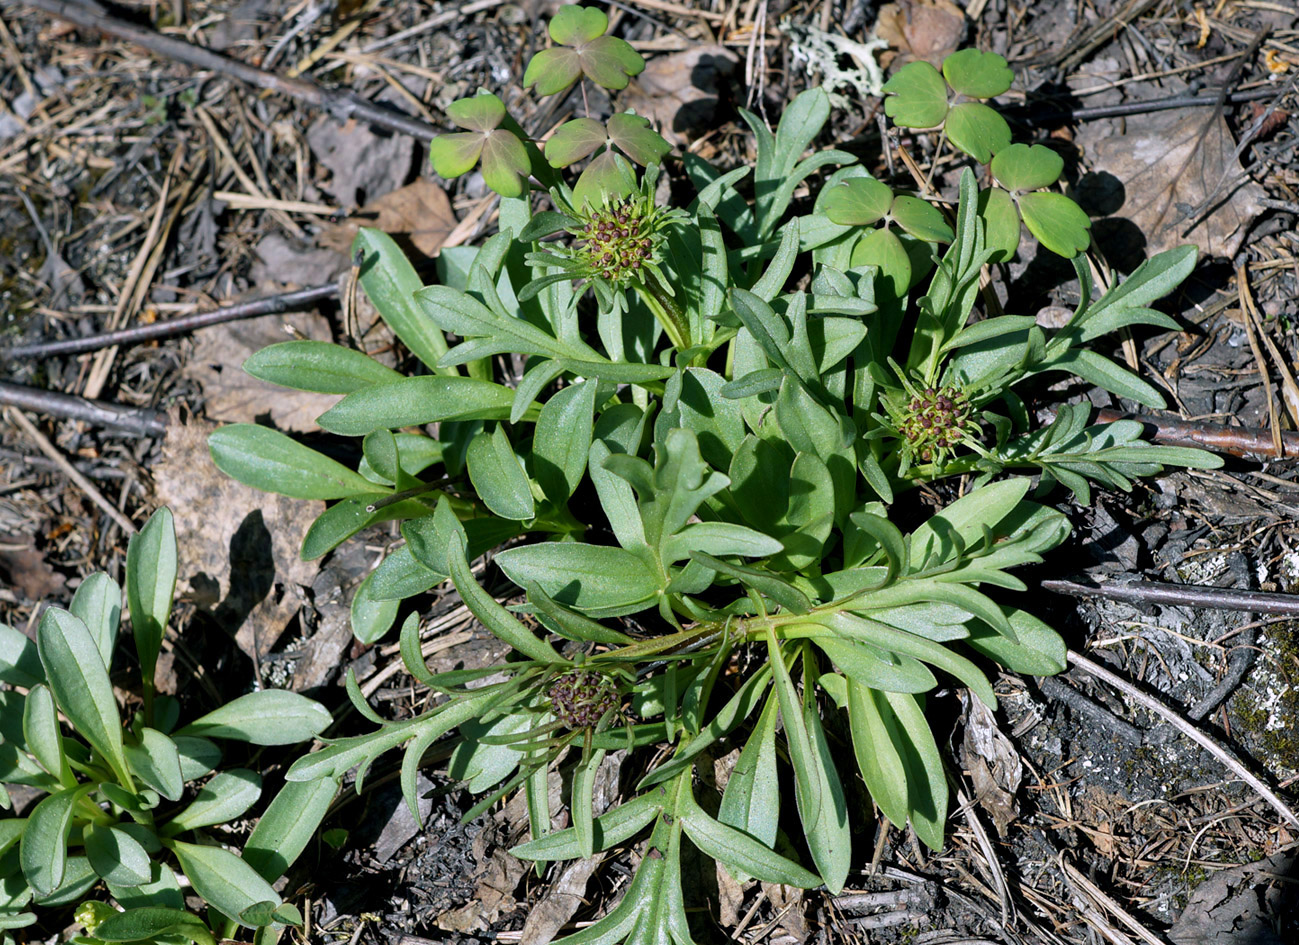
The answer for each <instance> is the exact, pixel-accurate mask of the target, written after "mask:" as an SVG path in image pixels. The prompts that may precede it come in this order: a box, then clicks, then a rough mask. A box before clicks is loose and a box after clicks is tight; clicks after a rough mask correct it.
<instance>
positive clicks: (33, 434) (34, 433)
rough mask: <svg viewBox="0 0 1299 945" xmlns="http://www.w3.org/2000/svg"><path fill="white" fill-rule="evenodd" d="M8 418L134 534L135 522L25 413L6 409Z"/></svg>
mask: <svg viewBox="0 0 1299 945" xmlns="http://www.w3.org/2000/svg"><path fill="white" fill-rule="evenodd" d="M6 414H7V415H8V417H9V419H10V420H12V421H13V422H14V423H16V424H17V425H18V426H20V427H21V428H22V430H23V432H24V433H26V434H27V436H28V437H30V438H31V440H32V441H33V442H34V443H35V444H36V445H37V446H38V447H40V451H41V452H42V453H44V454H45V455H46V456H48V457H49V458H50V461H51V462H53V463H54V464H55V465H57V466H58V467H59V469H60V470H61V471H62V472H63V474H64V475H65V476H67V477H68V478H69V479H71V480H72V481H73V483H75V484H76V486H77V488H78V489H80V490H81V491H82V492H84V493H85V494H86V496H87V497H88V498H89V499H90V501H92V502H94V503H95V505H97V506H99V507H100V508H101V509H103V510H104V512H105V514H107V515H108V517H109V518H111V519H112V520H113V521H114V522H116V523H117V524H118V525H120V526H122V530H123V531H125V532H126V533H127V534H128V535H134V534H135V532H136V527H135V524H134V523H133V522H132V521H131V520H130V519H129V518H127V517H126V516H125V515H123V514H122V511H121V510H120V509H119V508H118V507H117V506H115V505H114V504H113V503H112V502H109V501H108V497H107V496H105V495H104V494H103V493H102V492H100V491H99V487H98V486H96V485H95V484H94V483H93V482H91V481H90V480H89V479H87V478H86V477H85V476H83V475H82V474H81V472H80V471H79V470H78V469H77V467H75V466H73V465H72V464H71V463H70V462H68V459H67V457H66V456H64V455H63V454H62V453H60V452H59V448H58V447H57V446H55V445H54V444H53V443H51V442H50V440H49V437H47V436H46V435H45V434H44V433H42V432H41V431H40V430H38V429H36V424H34V423H32V422H31V421H30V420H28V419H27V415H26V414H24V413H23V412H22V411H21V410H8V411H6Z"/></svg>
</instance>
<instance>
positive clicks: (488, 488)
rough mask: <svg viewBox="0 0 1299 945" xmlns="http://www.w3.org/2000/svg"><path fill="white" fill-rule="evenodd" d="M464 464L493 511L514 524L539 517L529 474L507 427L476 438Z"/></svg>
mask: <svg viewBox="0 0 1299 945" xmlns="http://www.w3.org/2000/svg"><path fill="white" fill-rule="evenodd" d="M465 462H466V465H467V466H468V468H469V480H470V482H472V483H473V485H474V489H476V490H477V492H478V495H479V497H480V498H482V500H483V502H484V503H486V505H487V507H488V508H489V509H491V510H492V512H494V513H495V514H497V515H499V516H500V517H501V518H506V519H511V520H515V521H523V520H524V519H530V518H532V517H533V516H534V515H536V507H535V505H534V504H533V501H532V487H531V486H530V485H529V483H528V475H527V473H525V472H524V471H523V465H522V464H521V463H520V462H519V458H518V456H517V455H516V454H515V452H514V448H513V447H512V446H511V445H510V440H509V437H507V436H506V435H505V428H504V427H501V426H498V427H497V428H496V429H495V430H493V431H492V432H491V433H480V434H478V435H477V436H476V437H474V438H473V440H472V441H471V442H470V444H469V451H468V453H466V455H465Z"/></svg>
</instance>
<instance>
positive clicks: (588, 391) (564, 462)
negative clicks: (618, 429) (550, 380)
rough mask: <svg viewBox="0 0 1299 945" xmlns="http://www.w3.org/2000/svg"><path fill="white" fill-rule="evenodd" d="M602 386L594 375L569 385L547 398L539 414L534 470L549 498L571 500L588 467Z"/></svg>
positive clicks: (533, 459)
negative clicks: (592, 378) (594, 378)
mask: <svg viewBox="0 0 1299 945" xmlns="http://www.w3.org/2000/svg"><path fill="white" fill-rule="evenodd" d="M598 388H599V385H598V384H597V383H596V381H594V380H590V379H588V380H585V381H581V382H580V383H577V384H574V385H572V386H570V387H565V388H564V389H563V390H561V391H559V392H558V393H557V394H555V395H554V396H553V397H551V398H550V400H548V401H546V404H545V406H544V407H542V408H541V415H540V416H538V417H537V425H536V428H535V432H534V433H533V437H532V463H533V473H534V475H535V476H536V477H537V482H539V483H540V484H541V490H542V492H544V493H545V495H546V498H547V499H549V500H550V501H551V502H554V503H555V504H556V505H559V506H562V505H563V504H564V503H565V502H567V501H568V498H569V496H571V495H572V494H573V493H574V492H575V491H576V490H577V487H578V484H579V483H580V482H581V481H582V474H583V473H584V472H585V471H586V460H587V455H588V454H589V453H590V451H591V428H592V425H593V423H594V418H595V398H596V393H597V390H598Z"/></svg>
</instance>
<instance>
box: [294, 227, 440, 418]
mask: <svg viewBox="0 0 1299 945" xmlns="http://www.w3.org/2000/svg"><path fill="white" fill-rule="evenodd" d="M358 253H359V254H361V288H362V289H364V290H365V294H366V295H367V296H368V297H369V299H370V301H371V302H373V303H374V307H375V308H376V309H378V311H379V316H380V317H381V318H382V319H383V320H384V322H385V323H386V324H387V325H388V327H389V328H391V329H392V333H393V334H394V335H396V336H397V337H398V338H400V339H401V343H402V344H404V345H405V346H406V347H407V348H409V349H410V350H411V351H412V352H413V353H414V355H415V356H416V357H417V358H419V359H420V360H421V361H423V362H424V364H425V365H427V366H428V368H429V370H431V371H433V372H434V373H435V374H455V373H456V370H455V368H439V367H438V361H440V360H441V358H442V356H443V355H445V354H446V353H447V339H446V336H445V335H444V334H442V330H441V329H440V328H439V327H438V326H437V324H436V323H435V322H434V321H433V320H432V319H431V318H429V317H428V315H427V314H425V313H424V311H423V310H422V309H421V308H420V306H419V305H418V304H417V303H416V301H415V293H416V292H418V291H419V290H420V289H422V288H423V287H424V283H423V282H422V281H421V280H420V277H419V276H418V275H416V273H415V267H414V266H412V265H411V264H410V260H408V259H407V258H406V254H405V253H403V252H402V251H401V248H400V247H399V246H398V245H397V244H396V242H395V241H394V240H393V238H392V237H391V236H389V235H388V234H387V233H384V232H382V231H381V230H372V229H369V228H366V227H362V228H361V230H360V231H359V232H358V233H357V234H356V239H355V240H353V241H352V255H353V257H355V256H356V255H357V254H358ZM277 383H279V382H277ZM329 393H350V392H349V391H330V392H329Z"/></svg>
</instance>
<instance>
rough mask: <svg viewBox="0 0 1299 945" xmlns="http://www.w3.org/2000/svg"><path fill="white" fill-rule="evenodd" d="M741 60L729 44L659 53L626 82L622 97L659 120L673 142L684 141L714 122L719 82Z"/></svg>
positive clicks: (656, 122) (681, 143)
mask: <svg viewBox="0 0 1299 945" xmlns="http://www.w3.org/2000/svg"><path fill="white" fill-rule="evenodd" d="M739 64H740V60H739V58H738V57H737V56H736V55H735V54H734V53H733V52H731V51H730V50H729V49H727V48H726V47H725V46H694V47H691V48H690V49H687V50H685V51H684V52H678V53H672V54H670V55H667V56H659V57H656V58H654V59H651V60H650V61H649V64H648V65H646V66H645V71H644V72H642V73H641V74H640V75H639V76H637V77H636V79H634V80H633V81H632V82H631V83H630V84H629V85H628V86H627V90H626V91H625V92H623V93H622V97H621V101H622V103H623V104H624V105H625V106H626V107H628V108H634V109H635V110H636V114H638V115H640V116H641V117H643V118H648V119H649V120H650V122H651V123H652V124H654V125H656V126H657V127H658V129H659V134H661V135H663V137H664V138H665V139H666V140H667V142H668V143H669V144H671V145H672V146H673V147H686V146H687V145H689V144H690V142H691V141H693V140H694V139H695V138H698V137H699V136H701V135H702V134H704V133H705V132H707V131H710V130H712V129H713V128H715V127H716V125H717V105H718V100H719V98H720V95H721V91H720V89H721V84H722V83H724V82H725V81H726V80H727V79H728V78H729V77H730V76H731V74H732V73H733V72H735V70H736V69H737V68H739Z"/></svg>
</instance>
